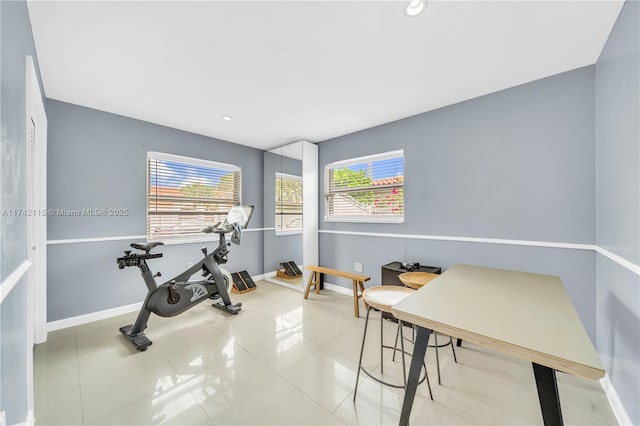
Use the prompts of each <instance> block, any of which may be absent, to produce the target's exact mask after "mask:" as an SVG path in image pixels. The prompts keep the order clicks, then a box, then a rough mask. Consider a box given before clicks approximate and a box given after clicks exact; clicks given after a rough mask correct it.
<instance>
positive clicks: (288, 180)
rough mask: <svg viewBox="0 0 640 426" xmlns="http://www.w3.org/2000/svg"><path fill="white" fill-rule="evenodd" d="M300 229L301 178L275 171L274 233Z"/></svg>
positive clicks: (299, 230) (298, 230)
mask: <svg viewBox="0 0 640 426" xmlns="http://www.w3.org/2000/svg"><path fill="white" fill-rule="evenodd" d="M301 231H302V178H301V177H300V176H293V175H287V174H284V173H276V234H284V233H289V232H301Z"/></svg>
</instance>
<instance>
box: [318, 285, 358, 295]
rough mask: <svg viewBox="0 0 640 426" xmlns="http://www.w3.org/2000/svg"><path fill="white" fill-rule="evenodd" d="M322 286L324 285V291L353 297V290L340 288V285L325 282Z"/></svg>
mask: <svg viewBox="0 0 640 426" xmlns="http://www.w3.org/2000/svg"><path fill="white" fill-rule="evenodd" d="M322 285H324V289H325V290H329V291H335V292H336V293H340V294H344V295H347V296H351V297H353V288H347V287H342V286H341V285H337V284H331V283H328V282H326V281H325V282H324V283H323V284H322Z"/></svg>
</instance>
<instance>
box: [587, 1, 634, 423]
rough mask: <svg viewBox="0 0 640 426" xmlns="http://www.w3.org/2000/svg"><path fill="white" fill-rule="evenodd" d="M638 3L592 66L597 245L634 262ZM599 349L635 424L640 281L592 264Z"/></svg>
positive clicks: (603, 263) (605, 262)
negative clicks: (595, 291) (594, 98)
mask: <svg viewBox="0 0 640 426" xmlns="http://www.w3.org/2000/svg"><path fill="white" fill-rule="evenodd" d="M639 28H640V4H639V3H638V2H635V1H634V2H629V1H628V2H626V3H625V5H624V7H623V8H622V11H621V13H620V15H619V17H618V21H617V22H616V25H615V27H614V28H613V31H612V32H611V34H610V35H609V39H608V41H607V43H606V45H605V47H604V49H603V51H602V53H601V55H600V58H599V60H598V62H597V64H596V176H597V180H596V199H597V203H596V210H597V230H596V238H597V239H596V241H597V244H598V246H600V247H602V248H604V249H606V250H608V251H610V252H612V253H614V254H616V255H618V256H621V257H622V258H623V259H626V260H628V261H630V262H632V263H634V264H636V265H638V264H640V56H639V54H638V51H639V47H640V46H639V45H640V30H639ZM597 277H598V278H597V303H598V304H597V333H598V338H597V348H598V352H599V353H600V354H601V357H602V360H603V363H604V366H605V368H606V370H607V374H608V375H609V377H610V378H611V382H612V383H613V385H614V386H615V388H616V390H617V392H618V395H619V396H620V398H621V400H622V402H623V404H624V406H625V408H626V410H627V412H628V414H629V416H630V417H631V420H632V421H633V423H634V424H640V363H639V362H638V360H640V331H639V330H640V277H639V276H638V274H636V273H634V272H632V271H630V270H628V269H626V268H624V267H622V266H621V265H619V264H617V263H615V262H612V261H611V260H609V259H607V258H606V257H604V256H601V255H598V259H597Z"/></svg>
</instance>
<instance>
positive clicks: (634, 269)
mask: <svg viewBox="0 0 640 426" xmlns="http://www.w3.org/2000/svg"><path fill="white" fill-rule="evenodd" d="M318 232H319V233H321V234H336V235H355V236H359V237H384V238H404V239H408V240H434V241H456V242H463V243H482V244H504V245H512V246H528V247H547V248H561V249H571V250H593V251H595V252H596V253H599V254H601V255H603V256H605V257H606V258H608V259H610V260H612V261H613V262H615V263H617V264H618V265H620V266H623V267H625V268H627V269H628V270H630V271H631V272H634V273H636V274H637V275H640V265H636V264H635V263H633V262H630V261H629V260H627V259H625V258H623V257H621V256H618V255H617V254H615V253H612V252H610V251H609V250H606V249H604V248H602V247H600V246H597V245H595V244H576V243H558V242H552V241H529V240H508V239H501V238H476V237H452V236H447V235H420V234H392V233H385V232H355V231H330V230H323V229H321V230H319V231H318Z"/></svg>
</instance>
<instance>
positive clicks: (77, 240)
mask: <svg viewBox="0 0 640 426" xmlns="http://www.w3.org/2000/svg"><path fill="white" fill-rule="evenodd" d="M273 230H275V228H247V229H243V230H242V232H257V231H273ZM146 239H147V236H146V235H123V236H117V237H91V238H69V239H62V240H48V241H47V245H56V244H78V243H99V242H103V241H120V240H146ZM203 241H204V242H207V241H218V240H217V239H212V238H211V237H209V238H202V239H193V240H184V239H183V240H180V241H171V240H167V241H166V242H165V244H166V245H173V244H189V243H199V242H203Z"/></svg>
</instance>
